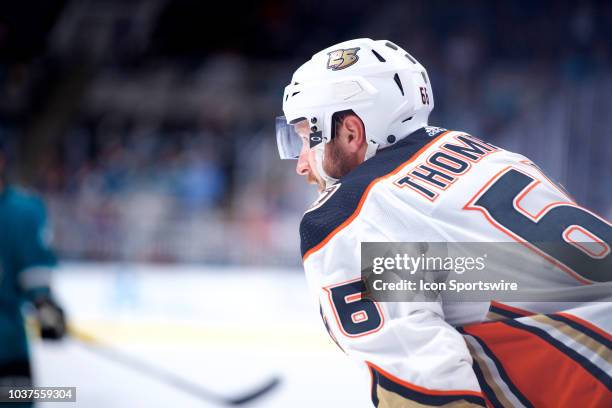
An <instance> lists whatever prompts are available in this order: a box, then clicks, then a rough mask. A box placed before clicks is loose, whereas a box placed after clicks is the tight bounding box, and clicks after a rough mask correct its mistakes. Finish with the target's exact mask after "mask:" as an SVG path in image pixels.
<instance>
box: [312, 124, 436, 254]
mask: <svg viewBox="0 0 612 408" xmlns="http://www.w3.org/2000/svg"><path fill="white" fill-rule="evenodd" d="M440 134H441V133H438V134H435V135H434V136H435V137H437V136H439V135H440ZM435 137H432V136H429V135H428V134H427V132H426V130H425V128H421V129H419V130H417V131H415V132H414V133H412V134H410V135H409V136H407V137H405V138H403V139H402V140H400V141H399V142H397V143H396V144H394V145H392V146H390V147H387V148H385V149H383V150H381V151H379V152H378V153H377V154H376V155H375V156H374V157H372V158H370V159H368V160H366V161H365V162H363V163H362V164H361V165H359V167H357V168H356V169H355V170H353V171H351V172H350V173H349V174H347V175H346V176H344V177H342V178H341V179H340V180H339V183H340V188H339V189H338V190H337V191H336V192H335V193H334V195H332V196H331V197H330V198H329V199H328V200H327V201H326V202H325V204H323V205H322V206H320V207H319V208H317V209H315V210H312V211H308V212H306V214H304V217H303V218H302V222H301V223H300V239H301V250H302V257H304V255H305V254H306V252H308V251H309V250H310V249H312V248H314V247H315V246H317V245H318V244H319V243H321V242H322V241H323V240H324V239H325V238H326V237H327V236H328V235H329V234H331V233H332V232H333V231H334V230H335V229H336V228H337V227H339V226H340V225H341V224H342V223H343V222H344V221H346V220H347V219H348V218H350V216H351V215H352V214H353V213H354V212H355V210H356V209H357V207H358V206H359V201H360V200H361V197H362V196H363V193H364V192H365V191H366V189H367V188H368V186H369V185H370V183H371V182H372V181H374V180H375V179H377V178H379V177H382V176H385V175H387V174H389V173H391V172H392V171H393V170H395V169H396V168H397V167H399V166H400V165H401V164H402V163H404V162H406V161H408V160H409V159H410V158H411V157H412V156H413V155H414V154H415V153H416V152H418V151H419V150H420V149H421V148H423V147H424V146H425V145H426V144H427V143H429V142H432V141H433V140H434V139H435Z"/></svg>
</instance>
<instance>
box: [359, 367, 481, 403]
mask: <svg viewBox="0 0 612 408" xmlns="http://www.w3.org/2000/svg"><path fill="white" fill-rule="evenodd" d="M369 367H370V370H371V373H372V378H373V381H372V402H373V403H374V406H378V395H377V392H376V385H380V386H381V387H382V388H384V389H385V390H387V391H391V392H394V393H396V394H398V395H401V396H402V397H403V398H406V399H407V400H409V401H415V402H417V403H419V404H422V405H427V406H435V407H437V406H441V405H445V404H450V403H453V402H457V401H467V402H471V403H472V404H476V405H480V406H483V407H486V406H487V405H486V403H485V400H484V398H482V397H477V396H475V395H470V394H453V395H439V394H426V393H424V392H420V391H416V390H413V389H410V388H408V387H405V386H403V385H402V384H398V383H397V382H395V381H393V380H391V379H390V378H387V377H386V376H385V375H384V374H383V373H380V372H379V371H378V370H377V369H376V368H375V367H372V366H371V365H370V366H369Z"/></svg>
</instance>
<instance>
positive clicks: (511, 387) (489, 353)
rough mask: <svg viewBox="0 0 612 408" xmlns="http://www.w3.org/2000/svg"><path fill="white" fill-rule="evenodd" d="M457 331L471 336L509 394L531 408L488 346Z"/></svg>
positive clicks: (463, 331) (472, 335) (480, 340)
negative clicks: (506, 387)
mask: <svg viewBox="0 0 612 408" xmlns="http://www.w3.org/2000/svg"><path fill="white" fill-rule="evenodd" d="M483 324H499V323H498V322H491V323H483ZM457 331H458V332H459V333H461V334H463V335H464V336H471V337H472V338H473V339H474V340H476V341H477V342H478V344H480V347H482V350H483V351H484V353H485V354H486V355H487V357H489V358H490V359H491V361H493V364H495V368H497V372H498V373H499V377H500V378H501V379H502V381H503V382H505V383H506V385H507V386H508V389H509V390H510V392H512V393H513V394H514V396H515V397H516V399H518V400H519V401H521V402H522V403H523V405H525V406H526V407H533V404H532V403H531V402H530V401H529V400H528V399H527V397H526V396H525V395H523V393H522V392H521V391H520V390H519V389H518V387H517V386H516V385H515V384H514V383H513V382H512V380H510V377H508V373H506V370H505V369H504V366H503V365H502V363H501V361H499V360H498V359H497V357H496V356H495V354H493V351H492V350H491V349H490V348H489V346H487V344H486V343H485V342H484V340H482V339H481V338H480V337H478V336H476V335H474V334H472V333H466V332H465V330H463V328H462V327H458V328H457Z"/></svg>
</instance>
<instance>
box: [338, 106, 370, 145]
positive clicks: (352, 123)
mask: <svg viewBox="0 0 612 408" xmlns="http://www.w3.org/2000/svg"><path fill="white" fill-rule="evenodd" d="M342 126H343V127H344V128H345V131H346V145H347V148H348V149H349V151H350V152H358V151H360V150H361V149H362V148H363V146H364V145H365V144H366V135H365V128H364V126H363V122H362V121H361V119H359V116H357V115H348V116H346V117H345V118H344V121H343V122H342Z"/></svg>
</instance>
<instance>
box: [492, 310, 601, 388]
mask: <svg viewBox="0 0 612 408" xmlns="http://www.w3.org/2000/svg"><path fill="white" fill-rule="evenodd" d="M500 323H501V324H507V325H508V326H511V327H514V328H516V329H520V330H524V331H527V332H529V333H531V334H534V335H536V336H538V337H539V338H541V339H542V340H544V341H546V342H547V343H548V344H550V345H551V346H553V347H555V348H556V349H557V350H559V351H560V352H562V353H563V354H565V355H566V356H568V357H569V358H571V359H572V360H574V361H575V362H576V363H578V364H580V365H581V366H582V367H583V368H584V369H585V370H587V371H588V372H589V373H591V375H592V376H593V378H595V379H596V380H597V381H599V382H600V383H602V384H603V385H605V386H606V388H608V390H610V391H612V377H610V376H609V375H608V374H606V372H605V371H603V370H602V369H601V368H599V367H597V366H596V365H595V364H593V363H592V362H591V361H590V360H589V359H588V358H586V357H584V356H582V355H581V354H580V353H578V352H577V351H575V350H573V349H571V348H569V347H568V346H566V345H565V344H563V343H561V342H560V341H559V340H557V339H555V338H554V337H553V336H551V335H550V334H548V333H547V332H546V331H544V330H542V329H540V328H538V327H533V326H529V325H526V324H523V323H520V322H518V321H516V320H508V321H502V322H500Z"/></svg>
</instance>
